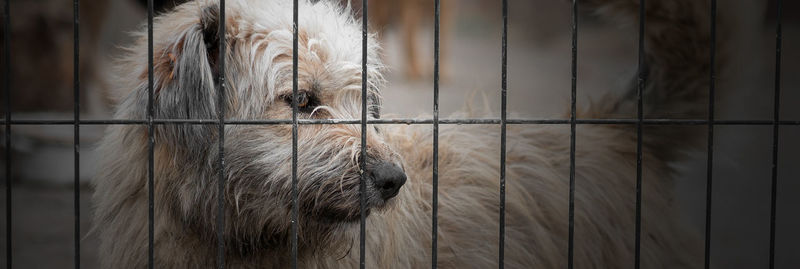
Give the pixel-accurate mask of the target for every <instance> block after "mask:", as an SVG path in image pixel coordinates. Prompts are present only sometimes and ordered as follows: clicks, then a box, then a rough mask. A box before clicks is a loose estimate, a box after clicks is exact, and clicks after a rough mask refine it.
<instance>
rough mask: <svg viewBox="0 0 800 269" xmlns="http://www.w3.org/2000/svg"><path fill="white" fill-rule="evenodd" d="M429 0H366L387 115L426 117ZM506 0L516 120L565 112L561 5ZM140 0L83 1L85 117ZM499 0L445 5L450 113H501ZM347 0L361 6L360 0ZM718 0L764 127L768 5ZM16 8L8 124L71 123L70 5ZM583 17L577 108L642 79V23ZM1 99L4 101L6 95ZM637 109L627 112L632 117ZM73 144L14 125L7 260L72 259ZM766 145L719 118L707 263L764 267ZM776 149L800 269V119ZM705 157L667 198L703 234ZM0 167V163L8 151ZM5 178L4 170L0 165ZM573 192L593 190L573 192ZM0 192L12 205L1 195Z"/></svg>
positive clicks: (86, 197)
mask: <svg viewBox="0 0 800 269" xmlns="http://www.w3.org/2000/svg"><path fill="white" fill-rule="evenodd" d="M154 2H155V4H156V5H157V7H156V10H157V12H163V11H165V10H169V9H170V8H171V7H173V6H175V5H176V4H178V2H180V0H177V1H158V0H156V1H154ZM344 2H347V1H344ZM432 2H433V1H432V0H415V1H393V0H370V5H371V7H373V8H375V9H374V10H373V9H371V10H370V13H369V14H370V15H371V17H370V21H371V25H372V26H371V27H372V28H371V29H377V30H378V31H379V32H380V36H381V38H380V40H381V42H382V43H383V47H384V54H385V55H384V61H385V62H386V63H387V65H388V66H389V67H390V70H389V72H388V75H387V78H388V84H387V86H386V88H385V89H384V90H383V94H384V98H385V99H384V105H385V107H384V114H387V116H386V117H424V116H426V115H430V114H431V113H432V107H433V101H432V98H433V90H432V89H433V76H432V72H433V45H432V44H433V24H432V21H433V13H432V9H433V4H432ZM508 2H509V7H510V8H509V29H508V31H509V32H508V100H509V111H510V113H511V115H512V116H511V117H512V118H535V119H558V118H568V116H569V114H568V113H567V112H568V111H569V110H568V109H569V101H570V100H569V97H570V85H571V84H570V83H571V81H570V77H571V73H570V64H571V62H570V60H571V58H570V57H571V53H570V49H571V48H570V44H571V41H570V38H571V36H570V5H569V3H568V1H556V0H509V1H508ZM145 3H146V1H144V0H82V1H81V5H80V7H81V10H80V12H81V21H80V46H81V47H80V52H81V53H80V59H79V60H80V77H81V96H80V102H81V103H80V107H81V118H82V119H107V118H110V117H111V116H110V111H111V104H109V102H108V91H109V89H110V88H111V87H113V84H112V81H111V80H110V79H109V78H110V75H111V74H110V73H109V71H108V70H110V69H111V67H112V66H113V65H114V58H115V57H117V56H119V55H121V49H120V48H121V47H124V46H126V44H129V42H130V41H131V38H130V36H129V33H130V32H131V31H134V30H136V29H139V27H140V26H141V25H142V23H144V22H145V21H146V13H145ZM500 3H501V2H500V1H489V0H443V1H442V47H441V53H442V58H441V59H442V70H441V74H442V79H441V92H440V109H441V114H442V115H443V117H444V116H447V115H452V114H454V113H456V112H459V111H464V110H470V111H473V112H475V113H477V114H478V115H481V116H482V117H499V111H500V86H501V84H500V83H501V82H500V80H501V74H500V66H501V65H500V64H501V63H500V56H501V42H500V41H501V29H502V24H501V23H502V17H501V6H500ZM353 5H354V6H360V2H359V0H355V1H354V2H353ZM719 7H720V11H719V12H720V13H721V14H724V16H730V17H735V18H737V19H736V26H735V27H736V28H735V32H736V35H735V38H734V39H733V40H730V41H728V42H732V44H731V47H733V48H734V53H733V56H734V58H733V60H732V61H731V62H730V63H729V64H730V65H731V66H730V68H729V72H727V73H724V74H720V75H719V80H718V94H717V112H716V113H717V118H718V119H741V120H771V119H772V111H773V110H772V109H773V107H772V98H773V97H772V92H773V87H774V86H773V85H774V72H775V12H774V11H775V1H774V0H769V1H766V0H730V1H720V4H719ZM356 12H358V10H356ZM10 13H11V25H9V28H10V32H3V33H2V34H3V37H4V38H10V44H11V47H10V50H11V70H10V74H11V76H10V77H3V80H6V79H10V80H11V81H10V84H11V100H10V101H11V106H12V115H13V118H14V119H72V117H73V115H72V113H73V28H72V27H73V24H72V20H73V17H72V16H73V14H72V1H69V0H11V12H10ZM783 15H784V20H783V22H784V24H783V26H784V28H783V33H784V34H783V38H784V40H783V48H784V50H783V56H782V76H781V77H782V81H781V85H782V105H781V118H782V119H784V120H800V106H799V105H800V90H798V89H799V88H800V76H798V71H800V61H798V59H800V58H798V57H800V50H798V49H797V48H800V3H798V2H796V1H784V10H783ZM301 16H302V11H301ZM301 20H302V19H301ZM579 21H580V23H579V24H580V26H579V34H578V36H579V39H578V57H579V58H578V84H577V86H578V100H577V102H578V106H579V107H586V106H587V105H588V104H589V103H590V102H592V101H593V100H599V97H600V96H602V95H603V94H605V93H608V92H609V91H612V92H613V91H614V90H615V89H621V88H623V87H622V86H623V85H625V84H626V83H628V82H629V81H630V79H631V78H632V77H633V76H634V75H635V72H636V63H637V50H636V48H637V38H638V36H637V29H634V28H631V27H621V26H620V25H615V24H610V23H606V22H604V21H602V20H600V19H598V18H596V17H595V16H594V15H593V14H590V13H587V12H581V13H580V17H579ZM301 23H302V21H301ZM3 61H6V59H3ZM2 71H3V72H0V73H2V74H3V75H4V76H5V73H6V72H5V70H2ZM6 90H7V89H2V91H3V92H5V91H6ZM723 96H724V98H723ZM4 98H5V97H4V96H2V97H0V103H4V101H5V100H4ZM634 116H635V114H634V112H633V111H632V112H631V114H630V115H628V117H634ZM686 128H705V126H695V127H686ZM103 129H104V127H103V126H86V125H83V126H81V134H80V140H81V148H80V151H81V154H80V158H81V160H80V164H81V168H80V169H81V170H80V171H81V177H80V181H81V183H82V186H83V187H82V189H81V193H80V196H81V200H80V203H81V233H82V235H83V236H82V238H81V240H82V241H81V248H82V249H81V264H82V265H83V266H84V267H86V268H95V267H97V264H96V259H97V257H96V240H97V239H96V238H95V237H96V235H93V234H92V233H91V225H92V223H91V214H92V203H91V200H90V197H91V194H92V189H91V186H90V185H89V181H90V179H91V178H92V177H93V175H94V174H95V171H96V169H98V168H97V167H96V166H95V165H96V161H97V158H98V156H97V154H96V152H95V144H96V142H97V141H98V139H99V138H100V137H101V136H102V133H103ZM578 131H580V130H578ZM645 135H646V133H645ZM564 139H565V140H567V139H569V138H568V137H564ZM72 141H73V127H72V126H71V125H62V126H59V125H14V126H13V127H12V148H11V152H12V158H13V163H12V165H13V169H12V172H13V176H12V178H11V181H12V183H13V196H12V197H11V200H12V205H13V206H12V207H13V211H12V216H13V218H12V220H13V221H12V227H13V234H12V236H13V245H12V253H13V255H14V264H15V267H16V268H61V267H64V266H67V265H68V264H71V263H72V259H73V257H72V253H73V248H72V246H73V239H74V238H73V233H72V231H73V230H72V229H73V217H74V215H73V214H74V213H73V189H72V181H73V161H74V160H73V146H72ZM771 145H772V127H771V126H717V127H716V130H715V151H714V154H715V155H714V160H715V163H714V167H713V169H714V176H715V177H714V189H713V207H712V212H713V215H712V237H711V238H712V253H711V257H712V258H711V260H712V267H714V268H766V267H767V265H768V259H769V256H768V255H769V221H770V219H769V217H770V180H771V177H770V175H771V174H770V173H771V156H772V155H771V154H772V153H771V152H772V151H771V149H772V147H771ZM2 146H4V145H0V147H2ZM578 146H580V145H578ZM3 150H5V148H3ZM779 150H780V152H779V160H780V162H779V164H778V165H779V189H778V211H777V212H778V213H777V216H778V217H777V245H776V247H777V248H776V268H800V255H797V254H798V253H800V247H798V242H800V231H799V230H798V229H797V227H800V214H797V212H798V211H797V210H798V208H800V198H798V197H800V195H798V194H800V166H798V165H797V163H798V162H799V161H800V126H782V127H781V132H780V145H779ZM0 158H5V155H3V156H2V157H0ZM705 158H706V152H705V149H698V151H697V152H695V153H693V154H692V155H691V157H690V158H687V159H686V160H685V161H684V162H680V163H676V164H674V165H675V167H676V168H677V169H678V170H679V171H680V172H681V176H680V177H679V180H678V184H677V186H676V190H675V192H676V197H675V200H676V202H677V204H678V205H679V206H680V210H681V212H682V213H683V215H684V216H685V220H683V221H685V222H687V223H689V224H690V225H691V227H693V228H694V229H696V231H697V233H698V234H702V232H703V229H704V220H705V215H704V214H705V211H704V210H705V175H706V163H705V162H706V159H705ZM0 161H2V163H4V164H5V159H2V160H0ZM578 161H580V160H578ZM3 169H7V167H3ZM0 174H2V176H5V172H3V173H0ZM4 181H5V180H4ZM645 181H646V179H645ZM645 184H646V183H645ZM577 191H579V192H580V191H591V190H581V189H580V187H579V189H578V190H577ZM631 191H632V192H633V185H631ZM4 195H5V193H3V194H0V196H4ZM645 195H646V194H645ZM0 201H2V203H5V201H6V200H5V197H3V198H2V199H1V200H0ZM2 207H3V208H5V205H3V206H2ZM564 210H565V211H566V210H567V209H566V208H565V209H564ZM657 213H658V212H649V213H648V212H647V211H646V208H645V214H657ZM2 218H5V214H3V217H2ZM576 229H580V227H576ZM644 229H646V227H645V228H644ZM0 230H5V221H2V222H0ZM631 232H633V231H631ZM1 236H2V238H0V241H3V242H4V241H5V233H2V235H1ZM701 249H702V248H701ZM0 253H2V254H0V255H3V256H2V257H3V259H5V258H6V257H5V256H4V255H5V253H6V252H5V244H0ZM3 264H4V263H3Z"/></svg>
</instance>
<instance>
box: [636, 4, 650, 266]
mask: <svg viewBox="0 0 800 269" xmlns="http://www.w3.org/2000/svg"><path fill="white" fill-rule="evenodd" d="M645 16H646V12H645V0H640V4H639V67H638V70H637V72H636V73H637V76H638V79H637V83H638V89H637V92H636V102H637V109H636V236H635V239H634V240H635V242H634V268H636V269H639V266H640V265H641V247H642V244H641V243H642V119H643V118H644V104H643V102H642V95H643V94H644V87H645V80H646V79H647V78H646V77H645V73H644V68H645V66H644V64H645V63H644V61H645V58H644V57H645V51H644V33H645V25H644V24H645Z"/></svg>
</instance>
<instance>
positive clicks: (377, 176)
mask: <svg viewBox="0 0 800 269" xmlns="http://www.w3.org/2000/svg"><path fill="white" fill-rule="evenodd" d="M372 181H373V184H375V188H376V189H377V190H378V192H379V193H380V194H381V197H382V198H383V199H387V200H388V199H390V198H392V197H395V196H396V195H397V193H398V192H400V187H402V186H403V184H405V183H406V173H405V172H403V169H400V167H398V166H397V165H396V164H394V163H390V162H382V163H380V164H378V165H376V166H375V167H374V168H373V169H372Z"/></svg>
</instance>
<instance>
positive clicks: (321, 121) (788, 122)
mask: <svg viewBox="0 0 800 269" xmlns="http://www.w3.org/2000/svg"><path fill="white" fill-rule="evenodd" d="M636 121H637V120H636V119H576V120H575V123H576V124H583V125H594V124H619V125H635V124H636ZM5 123H6V121H5V120H0V125H4V124H5ZM78 123H79V124H82V125H84V124H85V125H147V123H148V121H147V120H80V121H79V122H78ZM297 123H298V124H306V125H308V124H312V125H313V124H361V120H359V119H298V120H297ZM500 123H501V121H500V119H440V120H439V124H458V125H461V124H465V125H470V124H500ZM506 123H507V124H517V125H519V124H546V125H549V124H555V125H558V124H570V120H569V119H509V120H507V121H506ZM774 123H775V122H774V121H772V120H714V121H712V122H711V124H713V125H770V126H771V125H772V124H774ZM73 124H75V120H38V119H30V120H25V119H23V120H13V119H12V120H11V125H73ZM153 124H158V125H168V124H198V125H206V124H208V125H210V124H219V120H218V119H213V120H211V119H154V120H153ZM278 124H287V125H290V124H292V120H291V119H285V120H227V121H225V125H278ZM367 124H433V119H374V120H367ZM642 124H645V125H707V124H709V121H708V120H699V119H644V120H642ZM778 124H779V125H800V120H782V121H779V122H778Z"/></svg>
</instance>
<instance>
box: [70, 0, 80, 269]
mask: <svg viewBox="0 0 800 269" xmlns="http://www.w3.org/2000/svg"><path fill="white" fill-rule="evenodd" d="M72 12H73V22H72V32H73V40H72V41H73V45H72V46H73V52H74V55H73V57H74V60H73V61H72V64H73V65H72V74H73V77H72V81H73V98H74V100H73V102H72V106H73V118H74V119H75V124H74V126H73V129H74V133H73V148H74V151H73V158H74V160H73V161H74V165H75V168H74V170H73V172H74V173H75V174H74V177H73V199H74V200H73V207H74V209H73V210H74V218H75V219H74V223H73V226H74V227H73V229H74V231H73V232H74V234H73V239H72V240H73V248H75V249H74V253H73V261H74V262H75V264H74V267H75V268H76V269H77V268H81V240H80V238H81V207H80V205H81V200H80V199H81V183H80V175H81V171H80V160H81V158H80V157H81V155H80V153H81V152H80V150H81V142H80V137H81V135H80V134H81V131H80V130H81V124H80V113H81V112H80V109H81V102H80V96H81V80H80V0H74V1H73V2H72Z"/></svg>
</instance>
